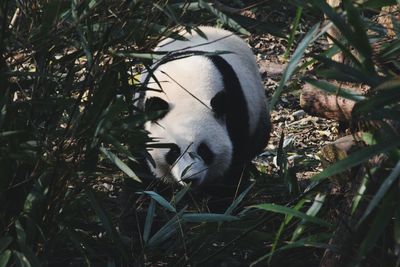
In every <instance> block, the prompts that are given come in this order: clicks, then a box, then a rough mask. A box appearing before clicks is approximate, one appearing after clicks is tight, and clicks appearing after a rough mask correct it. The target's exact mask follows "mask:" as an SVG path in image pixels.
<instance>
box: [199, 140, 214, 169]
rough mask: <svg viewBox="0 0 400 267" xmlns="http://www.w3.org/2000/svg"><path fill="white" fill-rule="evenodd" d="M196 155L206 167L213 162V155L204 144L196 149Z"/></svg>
mask: <svg viewBox="0 0 400 267" xmlns="http://www.w3.org/2000/svg"><path fill="white" fill-rule="evenodd" d="M197 154H198V155H199V156H200V157H201V158H202V159H203V160H204V162H205V163H206V164H207V165H210V164H211V163H212V162H213V160H214V153H213V152H212V151H211V149H210V148H209V147H208V145H206V144H205V143H201V144H200V145H199V147H198V148H197Z"/></svg>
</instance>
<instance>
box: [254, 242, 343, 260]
mask: <svg viewBox="0 0 400 267" xmlns="http://www.w3.org/2000/svg"><path fill="white" fill-rule="evenodd" d="M329 238H330V234H316V235H311V236H308V237H306V238H304V239H301V240H298V241H296V242H288V244H287V245H285V246H283V247H281V248H279V249H277V250H276V251H274V252H269V253H268V254H266V255H264V256H262V257H261V258H259V259H257V260H256V261H253V262H252V263H251V264H250V267H253V266H260V265H259V264H260V263H261V262H262V261H264V260H266V259H267V258H269V257H271V256H272V254H274V253H277V252H280V251H284V250H288V249H294V248H304V247H314V248H322V249H329V250H332V251H336V250H337V249H336V248H335V247H333V246H332V245H329V244H327V243H322V242H326V241H328V240H329Z"/></svg>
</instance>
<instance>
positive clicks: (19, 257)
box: [13, 250, 31, 267]
mask: <svg viewBox="0 0 400 267" xmlns="http://www.w3.org/2000/svg"><path fill="white" fill-rule="evenodd" d="M13 255H14V259H15V264H16V266H17V267H31V264H30V262H29V260H28V258H27V257H26V256H25V255H24V254H22V253H21V252H19V251H16V250H14V251H13Z"/></svg>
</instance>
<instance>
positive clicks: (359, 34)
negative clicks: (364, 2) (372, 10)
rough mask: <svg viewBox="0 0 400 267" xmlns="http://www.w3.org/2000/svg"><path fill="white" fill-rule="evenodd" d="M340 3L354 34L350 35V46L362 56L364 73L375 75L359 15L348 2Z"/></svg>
mask: <svg viewBox="0 0 400 267" xmlns="http://www.w3.org/2000/svg"><path fill="white" fill-rule="evenodd" d="M342 1H343V5H344V8H345V9H346V11H347V18H348V22H349V24H350V25H351V26H352V28H353V32H354V34H353V35H352V37H353V38H354V41H353V43H352V44H353V45H354V46H355V47H357V48H358V51H359V52H360V53H361V54H362V55H363V57H364V65H365V69H366V71H367V72H369V73H375V67H374V62H373V61H372V48H371V45H370V43H369V38H368V36H367V30H366V29H365V27H364V22H363V21H362V19H361V16H360V13H359V11H358V9H357V8H355V7H354V5H353V3H352V2H351V1H350V0H342Z"/></svg>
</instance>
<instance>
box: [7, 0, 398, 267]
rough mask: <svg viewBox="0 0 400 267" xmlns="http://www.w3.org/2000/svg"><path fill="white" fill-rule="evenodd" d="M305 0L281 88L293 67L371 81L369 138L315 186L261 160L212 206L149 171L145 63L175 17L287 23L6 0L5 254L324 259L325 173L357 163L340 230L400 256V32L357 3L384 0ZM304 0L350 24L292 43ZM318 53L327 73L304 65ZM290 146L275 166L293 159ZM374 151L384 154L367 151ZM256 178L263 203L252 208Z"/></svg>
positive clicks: (186, 8)
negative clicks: (237, 188)
mask: <svg viewBox="0 0 400 267" xmlns="http://www.w3.org/2000/svg"><path fill="white" fill-rule="evenodd" d="M294 2H295V6H296V8H297V10H298V12H297V17H296V19H295V20H294V22H293V25H292V32H291V33H290V39H289V46H288V47H289V48H290V47H291V46H292V45H294V46H293V47H296V49H294V52H293V54H292V55H291V56H290V57H289V63H288V65H287V66H288V67H287V69H286V71H285V72H284V75H283V78H282V81H281V83H280V85H279V89H278V90H277V92H276V93H275V95H274V97H273V100H272V104H273V103H275V102H276V101H277V99H278V98H279V96H280V93H281V92H283V91H284V90H285V88H286V87H285V85H287V84H288V83H290V81H291V78H292V77H293V75H294V74H296V77H302V76H304V77H305V78H307V79H305V81H306V82H309V83H312V84H314V85H317V86H318V87H319V88H320V89H323V90H326V91H332V86H335V85H330V84H329V82H330V81H331V80H336V81H341V82H353V83H359V84H366V85H368V86H370V88H371V93H370V95H368V96H367V98H366V99H365V100H358V103H357V105H356V108H355V110H354V114H353V120H354V121H355V122H359V121H362V122H363V125H364V126H366V128H364V132H365V134H364V139H363V142H364V144H365V147H364V148H362V149H360V150H358V151H356V152H354V153H352V154H350V155H349V156H348V157H346V158H345V159H344V160H342V161H339V162H337V163H336V164H334V165H332V166H330V167H328V168H327V169H326V170H325V171H323V172H322V173H320V174H317V175H316V176H315V177H313V179H312V183H311V185H310V187H309V188H307V189H301V190H300V189H299V190H292V189H290V188H288V187H293V183H287V181H283V180H282V181H281V180H279V181H276V180H272V181H271V180H270V179H268V177H265V175H264V176H263V175H260V174H258V173H253V174H254V175H255V176H262V177H261V178H262V179H260V181H259V182H257V184H256V186H253V187H251V186H250V187H249V188H248V189H246V190H244V191H243V192H242V193H241V194H239V195H238V196H237V197H236V199H235V200H234V201H232V202H230V203H229V205H228V206H227V207H226V209H224V210H223V211H222V212H220V213H218V214H217V213H209V212H207V210H206V209H205V208H204V207H206V206H207V204H208V203H207V201H208V200H207V199H200V200H199V199H195V197H193V198H194V199H195V200H194V201H193V200H191V199H192V195H191V194H192V192H191V190H190V189H189V188H186V187H184V188H180V189H175V188H172V190H173V191H174V192H173V194H172V195H171V196H169V195H168V194H163V192H155V191H154V190H152V189H153V187H147V183H145V180H146V177H144V176H143V174H142V173H141V170H140V164H139V161H140V158H142V157H143V154H144V153H146V152H145V148H146V147H145V144H146V142H148V141H150V139H149V138H148V136H147V134H146V133H145V132H144V131H143V130H142V127H141V126H142V125H143V123H144V122H145V121H146V120H148V119H151V118H153V116H157V114H146V113H142V112H141V111H139V110H136V109H135V105H134V104H135V101H137V99H135V93H137V92H139V91H140V90H143V89H144V88H143V86H141V85H140V82H139V80H140V79H139V75H138V73H139V72H140V69H141V68H148V67H149V66H150V65H151V60H152V58H154V57H155V56H156V55H154V54H152V53H151V49H152V47H154V45H155V44H157V42H158V41H159V40H160V39H162V38H166V37H173V38H182V37H181V36H180V35H179V33H178V31H177V27H176V26H181V25H183V26H185V27H187V28H188V29H190V28H192V27H195V26H196V25H200V24H204V23H209V24H216V23H220V24H224V25H225V27H228V28H230V29H232V30H235V31H236V32H238V33H247V32H248V31H249V30H255V31H258V32H269V33H272V34H274V35H277V36H280V37H285V36H286V34H285V33H286V31H285V30H281V29H279V28H277V27H274V26H273V25H270V24H269V23H266V22H265V21H264V22H258V21H257V20H255V19H251V18H248V17H244V16H240V15H238V14H235V15H227V14H225V13H223V12H221V11H220V10H218V9H217V8H216V7H215V6H214V5H212V4H211V3H209V2H208V1H193V2H188V1H175V2H174V3H169V2H168V1H126V2H107V1H96V0H93V1H75V0H74V1H27V2H21V1H2V2H1V3H0V14H1V15H0V23H1V25H2V26H1V29H0V85H1V88H2V90H1V91H0V111H1V112H0V231H1V232H0V233H1V234H0V266H14V265H16V266H41V265H77V266H81V265H88V266H89V265H92V266H103V265H107V266H124V265H127V266H142V265H144V264H145V263H146V264H149V265H151V264H153V265H156V264H168V265H169V266H187V265H193V266H219V265H221V264H227V265H228V266H240V265H241V264H246V265H249V264H253V265H254V266H257V265H258V264H261V265H265V264H266V263H269V264H270V265H271V266H281V265H283V264H286V265H288V266H311V265H317V264H318V261H319V259H320V257H322V254H323V252H324V250H325V249H331V250H333V251H335V249H336V250H337V249H338V248H336V247H335V246H333V245H332V244H331V243H329V240H332V238H333V235H332V233H333V232H334V230H335V229H336V227H337V225H338V224H340V223H339V222H338V221H337V220H335V219H332V216H331V215H332V208H331V207H330V206H329V205H328V204H329V203H327V199H330V198H329V191H328V190H327V186H326V185H327V184H329V183H331V180H330V179H328V178H329V177H332V176H333V175H337V174H340V173H343V172H344V171H345V170H347V169H348V168H351V167H355V166H361V167H359V168H360V169H362V170H364V171H362V172H360V173H361V174H362V177H361V178H362V179H361V181H362V182H361V183H360V185H359V188H357V191H356V192H357V194H356V195H354V198H353V199H352V205H351V207H352V211H351V214H350V215H349V216H350V220H349V222H346V223H348V225H349V226H351V231H352V235H351V239H349V240H348V241H347V243H346V244H345V245H346V246H348V247H349V248H350V249H349V250H348V251H351V252H352V253H353V254H354V255H355V256H354V257H348V258H349V259H348V260H347V261H346V262H345V263H346V264H348V265H350V266H357V265H358V266H365V264H366V263H370V262H372V265H371V266H373V264H375V263H376V265H375V266H379V265H378V264H381V266H399V254H398V247H399V245H400V241H399V232H400V224H399V220H398V216H399V211H398V210H399V209H398V206H399V198H398V197H397V196H398V195H399V192H398V191H399V183H398V177H399V168H400V167H399V164H398V162H399V157H400V156H399V155H400V151H399V144H400V143H399V141H398V140H399V138H398V128H396V127H393V125H398V123H399V118H400V116H399V113H400V112H399V103H400V101H399V100H400V95H399V86H400V84H399V80H398V73H399V72H398V71H399V64H398V58H399V53H400V52H399V51H400V49H399V42H398V39H397V38H394V39H387V38H386V34H385V28H384V27H381V26H379V25H378V24H376V23H375V22H374V21H372V20H370V19H368V18H366V17H364V16H361V14H360V11H362V10H366V9H368V10H369V11H370V9H371V8H377V5H378V7H379V3H378V2H379V1H367V2H366V3H365V4H364V5H359V6H354V5H353V4H352V3H351V2H350V1H343V2H344V5H343V10H340V9H339V10H333V9H331V8H330V7H329V6H328V5H326V4H325V2H323V1H294ZM285 4H287V3H286V2H285ZM382 5H383V4H382ZM257 8H259V9H261V10H262V9H264V8H265V9H270V8H274V5H273V4H269V5H268V6H267V5H265V6H262V5H259V6H257ZM301 10H302V12H300V11H301ZM307 12H310V13H312V12H315V13H314V14H322V13H323V14H326V15H327V16H328V17H329V19H330V20H331V21H332V22H333V24H334V25H335V26H336V27H337V28H338V29H339V30H340V31H341V33H342V35H343V39H341V40H335V43H336V45H335V46H334V47H333V48H331V49H330V50H329V51H328V53H327V52H324V53H322V54H320V55H310V54H306V51H307V47H308V46H309V45H310V44H312V42H313V41H315V40H316V39H317V38H320V37H321V36H322V35H323V34H325V32H326V30H327V27H329V25H328V26H325V25H324V26H320V25H321V24H317V25H316V26H315V27H313V28H311V29H310V30H309V31H308V33H307V34H305V35H304V36H303V37H302V39H301V41H299V42H297V45H295V39H296V38H294V37H295V30H296V29H297V25H298V23H299V21H300V16H304V14H307ZM321 19H322V18H321ZM367 28H369V29H375V31H374V32H367V31H366V29H367ZM398 29H399V28H398V27H397V28H395V31H398ZM396 33H397V34H398V35H397V36H399V34H400V32H396ZM374 44H381V45H380V46H378V49H373V47H376V46H375V45H374ZM339 50H342V51H343V52H344V54H347V55H349V54H351V55H353V54H354V55H353V56H350V57H349V58H350V59H351V61H352V62H351V64H347V65H345V64H342V63H336V62H332V61H331V60H330V57H328V56H327V54H328V55H329V53H332V52H334V51H339ZM310 64H314V65H315V70H316V72H315V73H316V74H317V75H318V76H317V77H318V78H317V80H316V79H315V77H316V76H307V73H306V71H305V70H306V66H309V65H310ZM325 80H326V81H325ZM335 88H336V87H335ZM336 89H337V92H340V89H339V88H336ZM272 106H273V105H272ZM376 121H378V122H379V123H378V124H376V123H373V122H376ZM377 125H378V127H377ZM281 143H282V144H283V142H281ZM282 146H283V145H281V146H280V148H279V149H278V153H279V160H280V166H281V167H282V168H287V165H286V164H285V160H286V159H285V155H284V154H285V151H284V148H283V147H282ZM374 155H384V157H383V160H382V161H379V164H377V165H374V166H371V163H370V162H369V161H368V160H369V159H370V158H371V157H373V156H374ZM286 171H287V170H281V173H282V174H283V175H282V176H285V175H284V174H285V173H287V172H286ZM361 174H360V175H361ZM123 179H129V181H131V183H133V191H135V192H139V194H134V196H135V199H134V201H132V200H127V201H128V202H127V203H132V206H131V207H130V206H129V205H128V206H127V205H124V207H125V208H127V209H131V210H132V216H133V217H134V219H133V224H132V225H128V228H129V227H130V229H128V230H129V232H131V234H133V235H125V234H124V233H123V232H122V231H121V229H120V227H119V226H118V222H119V220H120V218H119V217H120V216H121V211H120V210H119V207H118V205H117V202H118V201H117V200H116V198H117V195H119V192H118V190H119V188H120V186H121V184H122V180H123ZM285 185H287V186H288V187H285ZM357 185H358V184H357ZM250 192H252V193H250ZM266 192H267V193H268V198H267V199H268V201H264V199H265V197H264V194H265V193H266ZM250 194H252V196H253V197H254V199H253V200H252V202H255V203H257V204H254V205H251V206H249V207H246V208H244V207H243V200H244V198H245V197H246V196H247V197H248V196H249V195H250ZM187 199H189V200H187ZM260 202H261V203H260ZM188 203H189V204H188ZM125 204H126V203H125ZM125 212H126V211H123V212H122V214H124V213H125ZM352 216H353V217H352ZM354 218H356V219H357V220H356V221H354ZM339 251H340V249H339ZM347 256H348V255H347Z"/></svg>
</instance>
